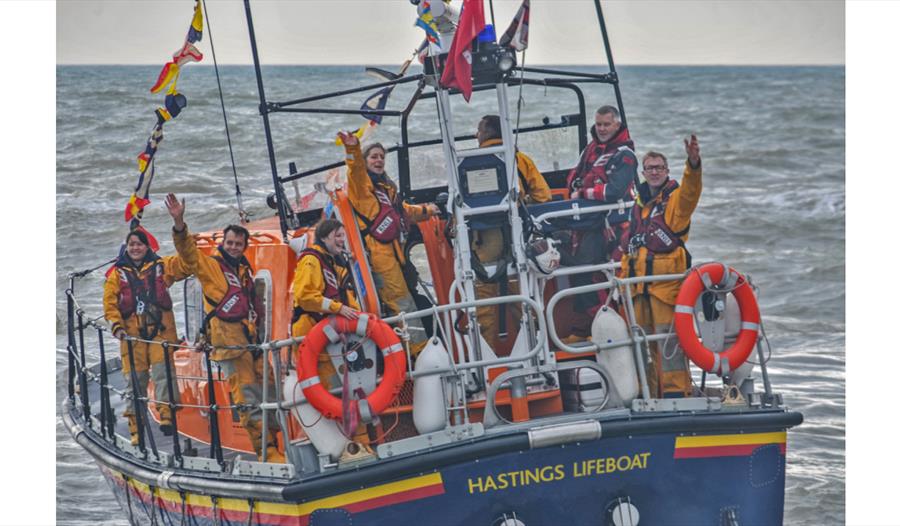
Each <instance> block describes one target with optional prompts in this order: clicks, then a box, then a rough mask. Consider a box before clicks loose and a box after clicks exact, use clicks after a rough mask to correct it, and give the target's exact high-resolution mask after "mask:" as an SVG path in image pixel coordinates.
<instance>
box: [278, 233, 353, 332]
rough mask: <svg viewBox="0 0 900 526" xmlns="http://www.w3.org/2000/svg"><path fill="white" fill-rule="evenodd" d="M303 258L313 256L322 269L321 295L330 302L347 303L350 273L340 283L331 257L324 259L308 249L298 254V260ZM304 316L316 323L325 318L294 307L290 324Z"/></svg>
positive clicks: (334, 262) (311, 249) (316, 251)
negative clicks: (322, 287) (323, 282)
mask: <svg viewBox="0 0 900 526" xmlns="http://www.w3.org/2000/svg"><path fill="white" fill-rule="evenodd" d="M305 256H313V257H315V258H316V259H318V260H319V267H320V268H321V269H322V279H323V280H324V281H325V290H324V291H323V292H322V295H323V296H325V297H326V298H328V299H330V300H338V301H340V302H341V303H344V304H346V303H347V288H348V283H347V282H348V279H349V277H350V273H349V272H348V273H346V274H345V277H344V282H343V283H342V282H340V281H339V279H338V273H337V270H336V269H335V268H334V266H335V264H339V263H338V262H337V261H335V259H334V258H333V257H331V256H328V257H326V256H325V254H323V253H321V252H319V251H318V250H316V249H314V248H312V247H310V248H306V249H304V250H303V251H301V252H300V258H299V259H303V257H305ZM304 314H308V315H310V316H312V318H313V319H314V320H316V322H319V321H321V320H322V318H324V317H325V315H324V314H322V313H321V312H313V311H308V310H305V309H303V308H302V307H294V314H293V315H292V316H291V323H292V324H293V323H296V321H297V320H299V319H300V316H303V315H304Z"/></svg>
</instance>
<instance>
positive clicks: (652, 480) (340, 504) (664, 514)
mask: <svg viewBox="0 0 900 526" xmlns="http://www.w3.org/2000/svg"><path fill="white" fill-rule="evenodd" d="M785 437H786V431H785V430H784V429H770V430H762V431H760V430H756V429H754V430H753V432H748V433H736V432H733V431H730V432H727V433H718V434H703V435H697V436H689V435H685V434H683V433H658V434H653V435H642V436H621V437H612V438H601V439H598V440H590V441H586V442H574V443H569V444H564V445H557V446H551V447H543V448H537V449H527V448H526V449H522V450H518V451H508V452H505V453H501V454H496V455H491V456H486V457H483V458H479V459H477V460H470V461H465V462H458V463H455V464H451V465H447V466H443V467H441V468H440V469H437V470H424V469H423V470H422V471H421V472H420V473H417V474H415V475H413V476H405V477H401V478H398V479H395V480H391V481H388V482H379V483H375V484H370V485H367V486H366V487H364V488H361V489H360V488H359V487H357V488H355V489H352V490H349V491H346V490H343V491H336V492H334V493H332V494H327V495H316V496H315V497H310V498H303V497H302V494H303V487H302V485H303V483H302V482H300V483H293V484H291V485H286V486H285V489H286V490H285V491H284V498H283V499H281V500H277V501H275V500H264V499H254V500H250V499H248V498H236V497H235V496H229V497H225V496H211V495H203V494H200V493H196V492H190V491H178V490H175V489H163V488H160V487H154V486H153V485H151V484H147V483H146V482H143V481H140V480H136V479H135V478H130V477H128V476H127V475H125V474H123V473H122V472H120V471H117V470H116V469H114V468H113V467H111V466H107V465H103V463H102V460H101V459H99V458H98V463H100V467H101V471H102V472H103V474H104V475H105V477H106V478H107V480H108V481H109V482H110V485H111V487H112V489H113V491H114V493H115V494H116V498H117V500H118V501H119V503H120V504H121V505H122V507H123V509H124V510H125V512H126V513H127V514H128V516H129V517H131V518H132V522H134V523H147V524H151V523H157V524H182V523H184V524H198V525H206V524H225V525H227V524H266V525H269V524H271V525H307V524H308V525H313V526H316V525H350V524H372V525H382V524H383V525H391V526H395V525H397V524H438V525H440V524H448V525H451V524H496V522H495V521H497V520H498V519H502V518H503V517H504V516H506V517H509V518H511V517H513V516H515V517H516V518H517V519H518V520H520V521H521V522H523V523H524V524H525V525H528V526H531V525H535V524H571V525H581V524H584V525H588V524H590V525H596V524H612V523H611V522H609V516H610V513H611V510H612V509H613V508H615V506H616V504H617V503H620V502H624V501H628V502H630V503H631V505H633V506H634V509H637V510H638V512H639V514H640V518H639V523H640V524H685V525H688V524H690V525H702V524H709V525H720V524H780V523H781V522H782V516H783V503H784V475H785V449H786V442H785ZM422 457H423V458H422V461H423V465H425V464H427V460H428V459H427V457H428V454H424V455H422ZM363 469H365V468H363ZM251 505H252V506H253V511H252V516H251V510H250V506H251ZM623 509H624V508H623ZM730 521H733V522H730Z"/></svg>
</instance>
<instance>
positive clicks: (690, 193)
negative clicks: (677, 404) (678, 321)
mask: <svg viewBox="0 0 900 526" xmlns="http://www.w3.org/2000/svg"><path fill="white" fill-rule="evenodd" d="M684 149H685V151H686V152H687V156H688V158H687V161H686V162H685V165H684V176H683V177H682V179H681V184H680V185H679V184H678V182H677V181H675V180H674V179H672V178H670V177H669V165H668V161H667V160H666V156H665V155H663V154H661V153H658V152H647V154H646V155H644V159H643V163H642V165H643V175H644V180H645V182H643V183H641V184H640V185H639V186H638V197H637V201H636V202H635V205H634V208H633V209H632V214H631V225H630V227H629V232H628V236H629V237H628V250H627V253H626V254H625V255H624V256H623V257H622V270H621V272H622V274H623V276H624V277H636V276H653V275H662V274H682V273H684V272H685V271H686V270H687V269H688V268H690V266H691V255H690V253H688V251H687V248H685V246H684V244H685V242H686V241H687V237H688V230H690V227H691V214H693V212H694V209H695V208H697V202H698V201H699V200H700V191H701V190H702V181H701V166H700V143H699V142H698V141H697V136H696V135H691V138H690V140H688V139H685V140H684ZM679 286H680V281H660V282H655V283H638V284H636V285H633V286H632V288H631V294H632V299H633V301H634V314H635V318H636V320H635V321H636V322H637V323H638V324H639V325H640V326H641V327H643V329H644V330H645V331H646V332H647V334H653V333H665V332H669V329H670V328H671V325H672V318H673V315H674V312H675V298H676V297H677V296H678V289H679ZM664 343H665V345H664V348H663V349H660V348H659V346H658V345H657V344H655V343H654V344H651V364H650V370H649V371H648V372H647V381H648V383H649V384H650V394H651V396H654V397H662V398H681V397H684V396H690V394H691V372H690V368H689V365H688V362H687V358H686V357H685V356H684V353H683V352H682V350H681V349H680V348H679V347H678V346H677V338H675V337H671V338H669V339H667V340H666V341H665V342H664Z"/></svg>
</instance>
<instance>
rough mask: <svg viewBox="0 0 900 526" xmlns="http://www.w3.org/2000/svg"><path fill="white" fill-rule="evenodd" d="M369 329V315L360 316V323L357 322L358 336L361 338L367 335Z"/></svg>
mask: <svg viewBox="0 0 900 526" xmlns="http://www.w3.org/2000/svg"><path fill="white" fill-rule="evenodd" d="M368 327H369V315H368V314H360V316H359V321H357V322H356V334H358V335H359V336H365V335H366V329H367V328H368Z"/></svg>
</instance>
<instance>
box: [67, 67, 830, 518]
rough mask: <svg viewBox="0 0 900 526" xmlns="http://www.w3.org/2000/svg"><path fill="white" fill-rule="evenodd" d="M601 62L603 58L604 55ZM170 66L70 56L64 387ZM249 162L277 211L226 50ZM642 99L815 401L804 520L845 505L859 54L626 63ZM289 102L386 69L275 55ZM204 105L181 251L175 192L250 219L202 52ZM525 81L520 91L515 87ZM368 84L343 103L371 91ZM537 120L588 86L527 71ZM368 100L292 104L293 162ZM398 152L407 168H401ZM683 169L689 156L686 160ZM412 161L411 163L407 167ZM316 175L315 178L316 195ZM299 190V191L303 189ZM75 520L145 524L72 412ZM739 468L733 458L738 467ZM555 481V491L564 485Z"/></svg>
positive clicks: (459, 109)
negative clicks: (134, 519)
mask: <svg viewBox="0 0 900 526" xmlns="http://www.w3.org/2000/svg"><path fill="white" fill-rule="evenodd" d="M585 70H586V71H594V72H599V71H597V70H596V69H591V68H586V69H585ZM158 72H159V70H158V68H157V67H155V66H154V67H142V66H104V67H100V66H60V67H58V68H57V120H56V125H57V128H56V129H57V141H56V153H57V157H56V158H57V175H56V206H57V216H56V217H57V224H56V229H57V230H56V232H57V243H56V248H57V250H56V253H57V260H56V264H57V274H56V283H57V298H56V299H57V304H56V313H57V314H56V332H57V351H56V356H57V359H56V376H57V383H56V385H57V398H58V399H59V400H61V399H62V398H63V397H64V395H65V390H66V387H65V378H66V375H65V367H66V354H65V297H64V295H63V291H64V290H65V287H66V274H67V273H68V272H71V271H73V270H80V269H85V268H89V267H93V266H95V265H98V264H100V263H102V262H103V261H106V260H108V259H110V258H112V257H113V256H115V255H116V253H117V251H118V247H119V244H120V243H121V241H122V239H123V237H124V235H125V233H126V231H127V226H126V224H125V222H124V220H123V210H124V207H125V203H126V202H127V200H128V197H129V196H130V194H131V191H132V189H133V188H134V185H135V182H136V178H137V163H136V157H137V155H138V154H139V153H140V152H141V151H142V150H143V148H144V145H145V142H146V140H147V138H148V135H149V133H150V131H151V129H152V127H153V124H154V123H155V116H154V114H153V110H154V109H155V108H156V107H157V106H159V105H160V103H161V100H162V97H161V96H159V95H152V94H150V93H149V87H150V86H151V85H152V84H153V83H154V82H155V80H156V76H157V74H158ZM220 75H221V80H222V88H223V95H224V103H225V109H226V112H227V120H228V125H229V131H230V137H231V142H232V148H233V154H234V161H235V169H236V172H237V177H238V180H239V183H240V188H241V191H242V193H243V197H244V202H245V205H246V207H247V209H248V211H250V212H251V213H252V214H254V217H255V218H260V217H266V216H268V215H271V213H272V212H271V210H270V209H269V208H267V207H266V205H265V197H266V195H267V194H268V193H269V192H271V191H272V175H271V170H270V167H269V161H268V156H267V151H266V143H265V135H264V131H263V124H262V119H261V118H260V115H259V112H258V106H259V99H258V95H257V85H256V80H255V77H254V74H253V70H252V68H251V67H243V66H225V67H220ZM619 76H620V79H621V87H622V92H623V99H624V104H625V108H626V116H627V121H628V124H629V128H630V130H631V133H632V136H633V138H634V141H635V144H636V147H637V150H638V154H639V155H640V154H641V153H643V152H646V151H648V150H650V149H653V150H657V151H661V152H663V153H664V154H666V155H667V156H668V157H669V162H670V165H672V166H673V167H678V166H681V164H682V163H683V162H684V158H685V155H684V148H683V146H682V140H683V138H684V137H687V136H689V135H690V134H691V133H694V134H696V135H697V137H698V138H699V141H700V145H701V152H702V156H703V166H704V174H703V178H704V181H703V183H704V189H703V195H702V197H701V199H700V205H699V207H698V208H697V211H696V212H695V214H694V216H693V221H692V226H691V233H690V241H689V245H688V246H689V248H690V250H691V252H692V253H693V255H694V259H695V260H720V261H725V262H728V263H730V264H731V265H732V266H734V267H735V268H737V269H739V270H741V271H744V272H747V273H749V274H750V275H751V276H752V278H753V280H754V282H755V283H756V284H757V285H758V286H759V287H760V289H761V293H760V298H759V300H760V307H761V310H762V313H763V319H764V323H765V328H766V333H767V334H768V337H769V340H770V342H771V345H772V348H773V352H772V356H771V359H770V361H769V374H770V377H771V381H772V384H773V386H774V388H775V390H776V391H777V392H780V393H782V395H783V396H784V400H785V402H786V403H787V404H788V405H789V406H791V407H792V408H793V409H796V410H799V411H801V412H802V413H803V414H804V416H805V422H804V424H803V425H802V426H800V427H798V428H795V429H794V430H792V431H791V432H790V434H789V438H788V448H787V455H788V459H787V490H786V503H785V523H786V524H792V525H810V526H812V525H830V524H843V523H844V516H845V515H844V495H845V490H844V479H845V470H844V447H845V440H844V430H845V423H844V422H845V420H844V417H845V372H844V363H845V360H844V358H845V343H844V342H845V320H844V314H845V311H844V304H845V302H844V300H845V288H844V282H845V270H844V247H845V228H844V226H845V186H844V185H845V171H844V139H845V133H844V109H845V106H844V99H845V97H844V80H845V73H844V68H843V67H727V66H717V67H674V66H673V67H649V66H648V67H622V68H620V69H619ZM264 79H265V89H266V95H267V98H268V100H270V101H289V100H293V99H297V98H300V97H304V96H308V95H313V94H318V93H323V92H326V91H331V90H338V89H345V88H349V87H354V86H359V85H364V84H366V83H370V82H374V80H373V79H371V78H370V77H366V76H365V75H364V73H363V68H362V67H361V66H355V67H354V66H330V67H320V66H282V67H271V68H265V69H264ZM178 88H179V91H180V92H181V93H182V94H184V95H185V96H186V97H187V99H188V106H187V108H185V110H184V111H183V112H182V114H181V115H180V116H179V117H178V118H177V119H175V120H174V121H172V122H170V123H167V124H166V126H165V137H164V140H163V141H162V143H161V145H160V149H159V153H158V154H157V161H156V176H155V179H154V181H153V186H152V195H151V199H152V202H151V204H150V205H149V207H148V208H147V211H146V213H145V216H144V224H145V225H146V226H147V227H148V228H149V229H150V230H151V231H152V232H154V233H156V234H158V237H159V239H160V241H161V243H162V249H161V252H162V253H169V252H171V251H172V244H171V240H170V239H168V235H167V231H168V228H169V225H170V223H169V221H170V220H169V218H168V215H167V213H166V211H165V207H164V206H163V197H164V195H165V193H166V192H170V191H171V192H175V193H177V194H179V195H180V196H184V197H186V199H187V206H188V208H187V216H188V219H189V223H190V224H191V226H192V229H193V230H195V231H200V230H206V229H213V228H217V227H221V225H223V224H226V223H228V222H236V219H237V212H236V210H237V208H236V205H235V203H236V201H235V197H234V194H235V185H234V174H233V171H232V164H231V160H230V155H229V148H228V143H227V140H226V134H225V128H224V121H223V116H222V109H221V106H220V102H219V95H218V89H217V84H216V77H215V74H214V70H213V68H212V67H210V66H201V65H197V64H192V65H190V66H189V67H186V68H185V69H184V71H183V73H182V75H181V78H180V80H179V83H178ZM412 90H413V88H412V87H411V86H409V85H405V86H400V87H398V88H397V89H396V90H395V92H394V94H393V95H392V97H391V104H390V105H389V108H391V109H393V108H398V109H399V108H402V106H403V105H405V103H406V102H407V100H408V99H409V97H410V95H411V93H412ZM584 91H585V98H586V104H587V107H588V114H589V115H590V114H591V112H592V109H593V108H596V107H597V106H599V105H602V104H608V103H612V102H614V100H615V99H614V97H613V94H612V90H611V89H610V88H609V87H608V86H604V85H598V84H588V85H585V86H584ZM519 95H520V94H519V90H518V89H513V90H511V91H510V98H511V100H512V101H513V102H515V101H516V100H518V99H519ZM364 98H365V94H356V95H352V96H348V97H345V98H343V99H341V101H340V102H338V103H326V104H323V105H328V106H329V107H336V108H354V109H355V108H357V107H359V104H361V103H362V101H363V100H364ZM521 100H522V110H521V117H520V119H521V124H522V125H523V126H527V125H533V124H538V123H540V122H541V120H542V119H544V117H547V118H549V119H550V121H552V122H556V121H559V119H560V116H561V115H566V114H571V113H577V111H578V109H577V108H578V106H577V99H576V98H575V97H574V95H573V94H572V93H571V92H569V91H567V90H564V89H560V88H545V87H534V86H526V87H525V88H524V89H523V90H522V92H521ZM495 108H496V99H494V98H493V97H492V96H489V95H487V94H486V93H476V94H475V95H474V97H473V100H472V104H471V105H470V106H463V105H462V104H460V105H458V106H455V107H454V111H455V117H456V118H455V119H454V126H455V128H456V131H457V133H463V132H465V133H473V132H474V128H475V124H476V123H477V121H478V118H479V117H480V116H481V115H484V114H486V113H495V112H496V109H495ZM435 113H436V110H435V106H434V102H433V101H429V100H426V101H422V102H421V103H420V104H418V105H417V106H416V109H415V110H414V111H413V114H412V117H411V119H410V138H411V140H417V139H428V138H436V137H438V129H437V126H436V120H435ZM361 122H362V120H361V118H360V117H357V116H338V117H333V116H326V115H306V114H303V115H301V114H278V115H273V116H272V129H273V135H274V137H275V151H276V155H277V159H278V163H277V168H278V170H279V173H280V174H286V173H287V172H288V163H289V162H294V163H295V164H296V166H297V168H298V169H299V170H304V169H309V168H313V167H316V166H319V165H323V164H326V163H330V162H335V161H340V160H341V159H342V152H341V151H340V149H339V148H338V147H336V146H335V145H334V142H333V138H334V133H335V131H337V130H339V129H354V128H356V127H358V126H359V125H360V124H361ZM399 137H400V135H399V127H398V126H397V120H396V119H394V120H393V122H392V120H391V119H390V118H385V122H384V123H383V125H382V126H380V127H379V128H378V129H377V130H376V135H375V139H378V140H380V141H382V142H384V143H387V144H391V143H394V142H396V141H399ZM519 148H520V149H521V150H523V151H525V152H527V153H529V154H530V155H531V156H532V157H533V158H534V159H535V161H536V162H537V164H538V167H539V168H542V169H550V168H553V167H555V166H559V167H568V166H571V165H572V164H573V163H574V162H575V161H576V158H577V154H578V152H577V136H576V134H575V133H573V132H560V131H553V132H547V133H545V134H542V135H541V136H540V137H533V136H527V135H523V136H522V138H521V139H520V141H519ZM391 163H392V159H391V158H390V157H389V159H388V170H389V171H391V170H392V166H391ZM412 164H413V170H414V174H415V175H414V176H413V184H417V183H419V184H429V183H430V184H433V183H436V182H437V181H439V180H441V178H442V174H443V169H442V160H441V155H440V148H439V147H435V148H433V149H426V150H424V151H423V152H422V153H420V154H419V155H418V156H417V157H416V158H415V159H413V163H412ZM677 172H678V171H677V170H673V174H676V173H677ZM392 173H396V168H395V166H394V167H393V172H392ZM310 189H311V184H310V183H304V184H302V185H301V186H300V188H299V189H298V190H299V192H300V193H306V192H308V191H309V190H310ZM288 191H289V193H292V192H293V191H294V190H293V188H292V187H289V188H288ZM102 279H103V275H102V271H100V272H95V273H94V274H92V275H91V276H89V277H88V278H87V279H85V280H83V281H81V282H80V283H79V285H78V293H79V297H80V301H81V304H82V305H83V306H84V307H85V308H86V309H87V311H88V314H89V315H91V314H93V315H94V316H99V315H100V314H101V313H102V312H101V292H102ZM56 437H57V450H56V451H57V453H56V456H57V472H56V485H57V519H58V523H59V524H65V525H90V526H98V525H107V526H112V525H117V526H118V525H125V524H127V515H125V514H124V513H123V512H122V510H120V509H119V507H118V505H117V504H116V501H115V499H114V498H113V496H112V493H111V491H110V489H109V488H108V487H107V484H106V482H105V480H104V479H103V477H102V476H101V475H100V472H99V470H98V469H97V467H96V466H95V465H94V463H93V461H92V460H91V458H90V457H89V456H88V455H87V454H86V453H85V452H84V451H83V450H82V449H81V448H80V447H79V446H77V445H76V444H75V443H74V442H73V441H72V440H71V438H70V436H69V434H68V433H67V431H66V430H65V428H64V426H63V424H62V419H61V418H60V417H59V415H57V426H56ZM723 476H727V474H723ZM548 497H549V496H548Z"/></svg>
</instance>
